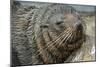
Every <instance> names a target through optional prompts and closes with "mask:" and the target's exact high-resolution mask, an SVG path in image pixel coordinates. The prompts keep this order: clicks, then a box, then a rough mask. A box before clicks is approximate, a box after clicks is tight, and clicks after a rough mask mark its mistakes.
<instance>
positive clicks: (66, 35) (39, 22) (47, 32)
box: [28, 4, 84, 64]
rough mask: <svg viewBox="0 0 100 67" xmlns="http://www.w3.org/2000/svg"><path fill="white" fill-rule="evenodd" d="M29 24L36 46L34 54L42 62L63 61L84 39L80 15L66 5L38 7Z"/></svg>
mask: <svg viewBox="0 0 100 67" xmlns="http://www.w3.org/2000/svg"><path fill="white" fill-rule="evenodd" d="M30 25H31V26H32V30H31V31H34V32H32V33H34V39H35V41H36V47H37V54H36V55H35V56H39V57H40V58H41V61H43V64H52V63H64V61H66V60H67V59H68V57H69V56H70V55H71V54H72V53H73V52H74V51H77V49H79V48H80V47H81V45H82V43H83V40H84V35H83V25H82V21H81V19H80V16H79V14H78V13H77V11H76V10H75V9H74V8H73V7H71V6H68V5H62V4H52V5H49V6H46V7H43V8H40V9H39V10H38V11H36V12H35V13H34V15H33V18H32V21H31V24H30ZM30 28H31V27H29V28H28V30H30ZM32 33H30V34H32ZM30 38H31V39H32V36H31V37H30ZM32 41H33V40H32ZM68 62H70V61H68Z"/></svg>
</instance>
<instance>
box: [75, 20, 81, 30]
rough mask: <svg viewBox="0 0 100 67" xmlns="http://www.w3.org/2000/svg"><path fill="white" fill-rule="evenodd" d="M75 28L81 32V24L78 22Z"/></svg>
mask: <svg viewBox="0 0 100 67" xmlns="http://www.w3.org/2000/svg"><path fill="white" fill-rule="evenodd" d="M75 26H76V27H77V29H78V30H82V24H81V23H80V22H77V23H76V24H75Z"/></svg>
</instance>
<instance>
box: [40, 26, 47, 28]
mask: <svg viewBox="0 0 100 67" xmlns="http://www.w3.org/2000/svg"><path fill="white" fill-rule="evenodd" d="M40 27H41V28H48V26H47V25H42V26H40Z"/></svg>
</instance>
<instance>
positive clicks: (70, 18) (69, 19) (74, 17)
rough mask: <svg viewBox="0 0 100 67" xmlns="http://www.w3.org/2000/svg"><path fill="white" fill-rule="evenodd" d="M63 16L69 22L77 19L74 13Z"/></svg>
mask: <svg viewBox="0 0 100 67" xmlns="http://www.w3.org/2000/svg"><path fill="white" fill-rule="evenodd" d="M65 18H66V20H67V19H68V20H67V21H70V22H74V21H77V20H78V18H77V16H76V15H75V14H65Z"/></svg>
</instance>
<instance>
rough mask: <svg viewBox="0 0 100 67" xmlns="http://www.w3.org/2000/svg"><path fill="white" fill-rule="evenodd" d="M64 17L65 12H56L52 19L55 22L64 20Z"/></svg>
mask: <svg viewBox="0 0 100 67" xmlns="http://www.w3.org/2000/svg"><path fill="white" fill-rule="evenodd" d="M64 18H65V17H64V14H56V15H54V16H52V17H51V18H50V21H51V22H54V23H55V22H58V21H62V20H63V19H64Z"/></svg>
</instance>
